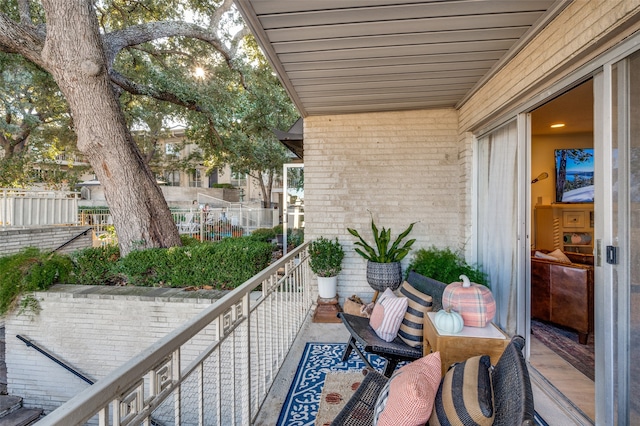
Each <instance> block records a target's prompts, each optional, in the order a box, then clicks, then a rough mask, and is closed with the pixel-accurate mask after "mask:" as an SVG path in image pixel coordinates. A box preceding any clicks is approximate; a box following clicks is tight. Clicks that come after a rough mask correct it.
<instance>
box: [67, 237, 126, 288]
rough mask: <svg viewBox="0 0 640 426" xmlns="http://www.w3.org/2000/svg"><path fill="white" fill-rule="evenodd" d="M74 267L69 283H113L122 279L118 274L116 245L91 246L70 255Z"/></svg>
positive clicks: (117, 250) (118, 255) (118, 252)
mask: <svg viewBox="0 0 640 426" xmlns="http://www.w3.org/2000/svg"><path fill="white" fill-rule="evenodd" d="M71 258H72V259H73V264H74V269H73V277H72V279H71V281H70V282H71V283H74V284H83V285H114V284H117V283H119V282H121V281H122V277H121V276H120V275H119V274H118V260H119V259H120V249H119V248H118V246H112V245H109V246H105V247H91V248H87V249H83V250H78V251H76V252H74V253H73V254H72V255H71Z"/></svg>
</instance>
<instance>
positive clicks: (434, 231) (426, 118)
mask: <svg viewBox="0 0 640 426" xmlns="http://www.w3.org/2000/svg"><path fill="white" fill-rule="evenodd" d="M304 124H305V129H304V144H305V151H304V156H305V171H304V174H305V226H306V228H305V238H306V239H307V240H309V239H313V238H316V237H318V236H325V237H328V238H333V237H338V239H339V240H340V242H341V243H342V245H343V247H344V249H345V252H346V256H345V260H344V262H343V271H342V273H341V274H340V276H339V279H338V293H339V294H340V296H341V298H344V297H348V296H350V295H351V294H354V293H355V294H358V295H360V296H361V297H363V296H364V297H363V298H368V299H370V297H371V294H372V292H373V290H372V289H371V287H370V286H369V285H368V284H367V282H366V277H365V267H366V264H365V260H364V259H362V258H361V257H360V256H359V255H357V253H355V252H354V251H353V247H354V246H353V242H354V238H353V237H352V236H351V235H350V234H349V233H348V232H347V230H346V228H347V227H352V228H356V229H358V230H359V231H360V232H361V234H362V235H363V236H364V237H365V239H367V240H369V241H371V230H370V221H371V218H370V216H369V211H371V213H373V217H374V219H375V221H376V224H377V225H378V226H379V227H382V226H384V227H387V228H389V227H390V228H391V230H392V238H395V236H397V235H398V234H399V233H400V232H402V231H403V230H404V229H405V228H406V227H407V226H408V225H409V224H410V223H411V222H418V223H417V224H416V225H415V227H414V230H413V232H412V234H411V235H410V237H412V238H416V239H417V241H416V243H415V245H414V247H416V248H419V247H429V246H431V245H436V246H439V247H459V246H460V241H461V240H460V219H459V217H460V216H459V212H460V209H461V207H462V206H463V204H464V199H465V194H463V193H461V192H460V188H461V179H462V178H464V174H463V173H462V172H461V170H460V167H459V165H460V161H459V149H458V147H459V144H458V140H457V137H458V132H457V129H458V119H457V112H456V111H455V110H453V109H441V110H422V111H402V112H391V113H372V114H351V115H337V116H323V117H307V118H305V122H304ZM367 237H368V238H367ZM410 257H411V255H409V256H408V257H407V258H406V259H405V261H404V262H403V263H404V265H406V264H407V263H408V261H409V259H410Z"/></svg>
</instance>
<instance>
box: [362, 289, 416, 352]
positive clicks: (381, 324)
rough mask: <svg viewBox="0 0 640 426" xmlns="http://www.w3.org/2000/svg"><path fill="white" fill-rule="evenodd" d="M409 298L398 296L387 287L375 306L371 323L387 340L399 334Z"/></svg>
mask: <svg viewBox="0 0 640 426" xmlns="http://www.w3.org/2000/svg"><path fill="white" fill-rule="evenodd" d="M407 303H408V301H407V298H406V297H398V296H396V295H395V294H393V291H391V289H389V288H387V289H386V290H385V291H384V293H382V295H381V296H380V297H379V298H378V300H377V301H376V305H375V306H374V307H373V312H372V313H371V318H369V325H370V326H371V328H373V330H374V331H375V332H376V334H377V335H378V337H380V338H381V339H382V340H384V341H385V342H390V341H392V340H393V339H395V338H396V336H397V335H398V330H399V329H400V324H402V319H403V318H404V314H405V312H406V311H407Z"/></svg>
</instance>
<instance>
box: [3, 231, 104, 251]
mask: <svg viewBox="0 0 640 426" xmlns="http://www.w3.org/2000/svg"><path fill="white" fill-rule="evenodd" d="M85 231H88V232H86V234H85V235H82V236H80V237H79V238H77V239H76V240H74V241H73V242H72V243H70V244H68V245H67V246H65V247H63V248H62V249H61V250H59V251H58V252H59V253H70V252H72V251H74V250H78V249H82V248H87V247H91V246H92V245H93V238H92V235H91V231H90V228H89V227H86V226H43V227H39V228H24V229H7V230H0V256H7V255H10V254H14V253H18V252H19V251H21V250H22V249H24V248H26V247H38V248H39V249H41V250H43V251H49V250H55V249H56V248H58V247H60V246H61V245H62V244H64V243H66V242H67V241H70V240H71V239H72V238H74V237H75V236H77V235H80V234H82V233H83V232H85Z"/></svg>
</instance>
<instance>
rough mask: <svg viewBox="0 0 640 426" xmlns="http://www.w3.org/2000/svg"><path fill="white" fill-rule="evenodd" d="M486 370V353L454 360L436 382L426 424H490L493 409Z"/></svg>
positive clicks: (491, 390) (488, 362) (491, 393)
mask: <svg viewBox="0 0 640 426" xmlns="http://www.w3.org/2000/svg"><path fill="white" fill-rule="evenodd" d="M490 370H491V360H490V358H489V356H488V355H482V356H475V357H472V358H469V359H467V360H466V361H465V362H461V363H458V364H454V365H453V367H451V368H450V369H449V371H447V374H445V376H444V378H443V379H442V382H441V383H440V387H439V388H438V393H437V394H436V400H435V403H434V405H433V413H432V414H431V418H430V419H429V425H430V426H431V425H434V426H435V425H439V426H448V425H478V426H485V425H486V426H489V425H492V424H493V417H494V414H495V412H494V408H493V388H492V387H491V373H490Z"/></svg>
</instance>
